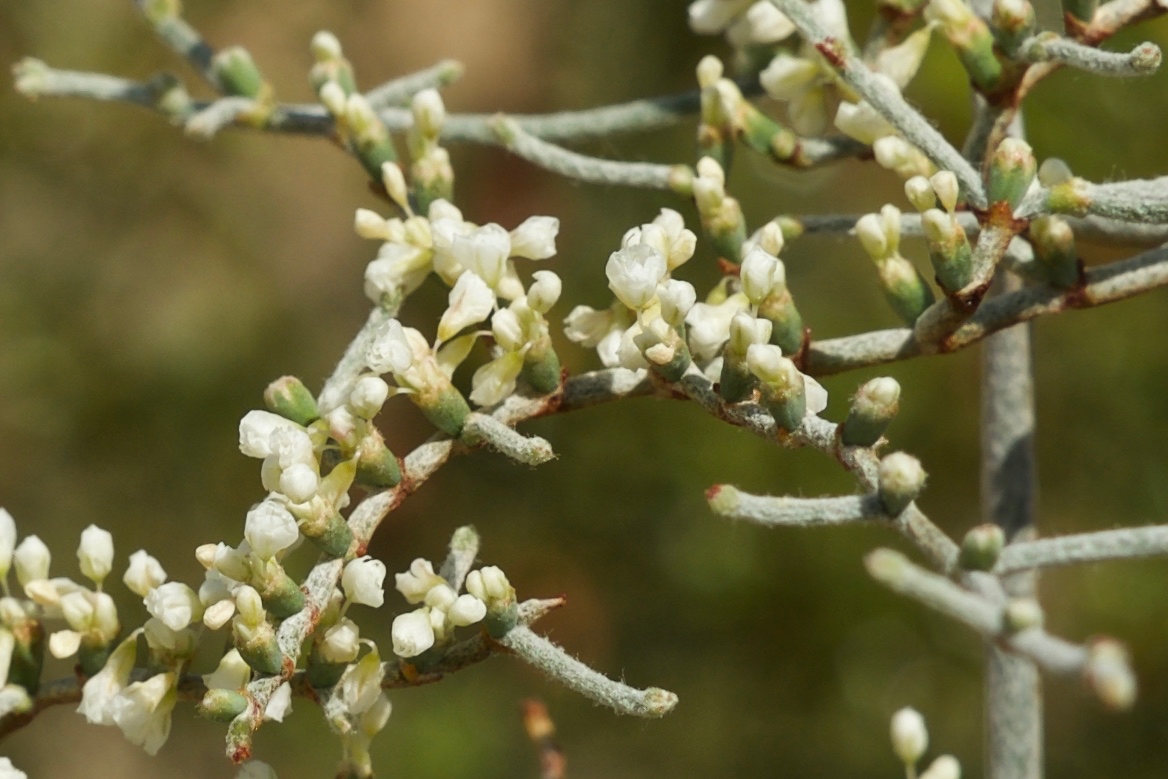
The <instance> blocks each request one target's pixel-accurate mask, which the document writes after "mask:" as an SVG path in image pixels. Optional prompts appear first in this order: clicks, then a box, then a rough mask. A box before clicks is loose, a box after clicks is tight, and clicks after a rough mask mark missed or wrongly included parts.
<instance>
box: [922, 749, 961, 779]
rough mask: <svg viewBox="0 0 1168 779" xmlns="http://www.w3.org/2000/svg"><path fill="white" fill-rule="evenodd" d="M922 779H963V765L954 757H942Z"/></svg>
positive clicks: (928, 769)
mask: <svg viewBox="0 0 1168 779" xmlns="http://www.w3.org/2000/svg"><path fill="white" fill-rule="evenodd" d="M920 779H961V763H959V762H957V758H955V757H954V756H953V755H941V756H940V757H938V758H937V759H936V760H934V761H933V762H932V763H931V764H930V765H929V767H928V768H926V769H925V772H924V773H923V774H921V777H920Z"/></svg>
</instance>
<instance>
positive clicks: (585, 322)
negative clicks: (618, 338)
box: [564, 306, 614, 349]
mask: <svg viewBox="0 0 1168 779" xmlns="http://www.w3.org/2000/svg"><path fill="white" fill-rule="evenodd" d="M613 324H614V323H613V316H612V312H611V311H609V310H607V309H606V310H603V311H597V310H596V309H595V308H592V307H591V306H576V307H575V308H573V309H572V310H571V311H570V312H569V313H568V316H567V317H565V318H564V335H565V336H567V338H568V340H569V341H572V342H573V343H578V344H580V345H582V346H584V347H587V348H589V349H595V348H596V345H597V344H599V343H600V341H601V339H603V338H604V337H605V336H606V335H608V334H609V333H610V332H611V331H612V328H613Z"/></svg>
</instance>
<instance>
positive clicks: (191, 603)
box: [145, 582, 203, 631]
mask: <svg viewBox="0 0 1168 779" xmlns="http://www.w3.org/2000/svg"><path fill="white" fill-rule="evenodd" d="M145 602H146V610H147V611H148V612H150V616H152V617H154V618H155V619H157V620H159V621H160V622H162V624H164V625H166V626H167V627H168V628H170V629H171V630H175V631H177V630H182V629H183V628H185V627H186V626H187V625H190V624H191V623H192V622H197V621H199V620H201V619H202V618H203V604H202V603H201V602H200V601H199V596H198V594H197V593H196V592H195V591H194V590H192V589H191V588H190V587H188V586H187V585H186V584H183V583H182V582H167V583H166V584H160V585H159V586H157V587H155V588H154V589H153V590H151V591H150V592H149V593H147V594H146V599H145Z"/></svg>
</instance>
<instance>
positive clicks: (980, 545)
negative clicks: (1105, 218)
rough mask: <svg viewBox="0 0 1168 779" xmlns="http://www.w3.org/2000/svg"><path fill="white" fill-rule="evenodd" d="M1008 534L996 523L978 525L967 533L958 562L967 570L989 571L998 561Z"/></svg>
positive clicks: (962, 542)
mask: <svg viewBox="0 0 1168 779" xmlns="http://www.w3.org/2000/svg"><path fill="white" fill-rule="evenodd" d="M1005 543H1006V536H1005V534H1004V533H1002V529H1001V528H1000V527H998V526H997V525H994V524H985V525H978V526H977V527H975V528H973V529H972V530H970V531H969V532H968V533H966V534H965V538H964V539H962V541H961V556H960V557H959V558H958V563H959V564H960V565H961V567H962V568H964V569H965V570H967V571H989V570H992V569H993V567H994V565H996V564H997V562H998V555H1000V554H1001V553H1002V546H1004V545H1005Z"/></svg>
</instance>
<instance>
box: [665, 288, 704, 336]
mask: <svg viewBox="0 0 1168 779" xmlns="http://www.w3.org/2000/svg"><path fill="white" fill-rule="evenodd" d="M657 299H658V300H659V301H660V302H661V318H662V319H664V320H665V321H666V322H668V323H669V324H670V325H672V326H674V327H680V326H681V325H682V324H683V323H684V322H685V318H686V316H687V315H688V314H689V312H690V309H692V308H693V307H694V304H695V303H696V302H697V299H698V293H697V290H695V289H694V287H693V284H690V283H689V282H688V281H680V280H678V279H666V280H665V281H664V282H662V283H661V285H660V286H659V287H657Z"/></svg>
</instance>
